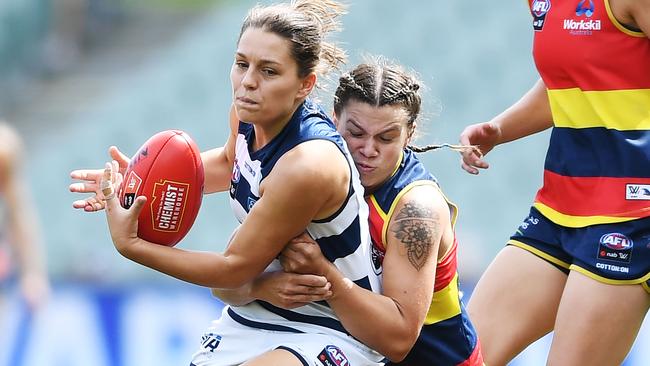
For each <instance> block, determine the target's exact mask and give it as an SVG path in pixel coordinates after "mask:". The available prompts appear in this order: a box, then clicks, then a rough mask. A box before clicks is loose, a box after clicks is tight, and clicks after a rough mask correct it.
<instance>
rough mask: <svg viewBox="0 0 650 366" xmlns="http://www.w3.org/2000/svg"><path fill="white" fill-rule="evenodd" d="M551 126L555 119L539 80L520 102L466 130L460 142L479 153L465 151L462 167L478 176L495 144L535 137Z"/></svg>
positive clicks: (543, 87)
mask: <svg viewBox="0 0 650 366" xmlns="http://www.w3.org/2000/svg"><path fill="white" fill-rule="evenodd" d="M551 126H553V118H552V116H551V107H550V105H549V101H548V96H547V94H546V85H545V84H544V82H543V81H542V80H541V79H540V80H538V81H537V82H536V83H535V85H534V86H533V87H532V88H531V89H530V90H529V91H528V92H527V93H526V94H525V95H524V96H523V97H522V98H521V99H520V100H519V101H517V102H516V103H515V104H513V105H512V106H510V107H509V108H508V109H506V110H505V111H503V112H502V113H500V114H499V115H497V116H496V117H494V118H493V119H492V120H491V121H489V122H483V123H477V124H474V125H470V126H467V127H466V128H465V129H464V130H463V132H462V133H461V135H460V143H461V144H462V145H475V146H478V148H479V150H480V153H478V152H476V151H474V150H464V151H462V152H461V155H462V159H461V167H462V168H463V169H464V170H465V171H467V172H468V173H471V174H478V173H479V170H478V169H487V168H489V164H488V163H487V162H486V161H485V160H483V156H485V155H486V154H487V153H488V152H490V151H491V150H492V149H493V148H494V147H495V146H496V145H499V144H503V143H506V142H510V141H513V140H517V139H520V138H522V137H526V136H529V135H532V134H534V133H537V132H540V131H543V130H546V129H547V128H550V127H551Z"/></svg>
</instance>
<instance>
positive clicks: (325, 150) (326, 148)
mask: <svg viewBox="0 0 650 366" xmlns="http://www.w3.org/2000/svg"><path fill="white" fill-rule="evenodd" d="M349 171H350V166H349V164H348V163H347V159H346V158H345V156H344V155H343V153H342V152H341V150H340V149H339V148H338V147H337V146H336V144H335V143H333V142H332V141H329V140H321V139H315V140H309V141H306V142H303V143H301V144H298V145H296V146H295V147H294V148H292V149H291V150H289V151H288V152H286V153H285V154H284V155H283V156H282V157H281V158H280V159H279V160H278V162H277V163H276V165H275V166H274V167H273V171H272V173H271V175H273V176H276V177H279V178H281V179H282V181H284V182H286V183H287V184H292V183H291V182H293V184H300V185H309V186H316V187H325V188H327V185H328V184H331V183H332V181H334V180H337V179H340V178H341V177H342V176H343V177H348V176H349ZM346 180H347V179H346Z"/></svg>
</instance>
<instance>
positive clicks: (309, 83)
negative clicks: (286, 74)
mask: <svg viewBox="0 0 650 366" xmlns="http://www.w3.org/2000/svg"><path fill="white" fill-rule="evenodd" d="M316 80H317V77H316V73H313V72H310V73H309V74H308V75H307V76H305V77H304V78H302V81H301V83H300V89H299V90H298V95H297V97H298V99H300V98H305V97H307V96H308V95H309V93H311V91H312V90H313V89H314V86H316Z"/></svg>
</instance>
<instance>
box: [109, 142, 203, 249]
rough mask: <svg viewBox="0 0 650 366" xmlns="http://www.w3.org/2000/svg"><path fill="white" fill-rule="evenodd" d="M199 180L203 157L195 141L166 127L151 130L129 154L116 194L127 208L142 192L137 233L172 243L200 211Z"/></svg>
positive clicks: (154, 239)
mask: <svg viewBox="0 0 650 366" xmlns="http://www.w3.org/2000/svg"><path fill="white" fill-rule="evenodd" d="M203 184H204V172H203V163H202V161H201V153H200V151H199V149H198V147H197V146H196V144H195V143H194V141H193V140H192V138H191V137H190V136H189V135H188V134H186V133H185V132H183V131H178V130H167V131H162V132H159V133H157V134H155V135H154V136H152V137H151V138H150V139H149V140H147V141H146V142H145V143H144V145H142V147H141V148H140V149H139V150H138V152H137V153H136V154H135V155H134V156H133V158H132V159H131V162H130V163H129V166H128V167H127V169H126V172H125V173H124V180H123V182H122V185H121V186H120V190H119V194H118V197H119V199H120V203H121V205H122V207H124V208H129V207H131V205H133V203H134V202H135V199H136V197H138V196H146V197H147V204H146V206H145V207H144V209H143V210H142V212H141V213H140V216H139V217H138V236H139V237H140V238H142V239H144V240H147V241H150V242H153V243H157V244H162V245H167V246H174V245H176V244H177V243H178V242H179V241H180V240H181V239H183V237H185V235H186V234H187V233H188V232H189V230H190V228H191V227H192V224H193V223H194V220H195V219H196V216H197V215H198V212H199V208H200V207H201V201H202V199H203ZM102 189H104V187H102ZM107 193H109V194H110V192H107ZM104 194H106V193H104Z"/></svg>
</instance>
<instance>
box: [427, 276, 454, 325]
mask: <svg viewBox="0 0 650 366" xmlns="http://www.w3.org/2000/svg"><path fill="white" fill-rule="evenodd" d="M458 314H460V294H459V293H458V273H455V274H454V278H452V279H451V281H450V282H449V284H448V285H447V286H446V287H445V288H443V289H442V290H440V291H436V292H434V293H433V299H432V300H431V305H430V306H429V311H428V312H427V317H426V318H425V319H424V325H431V324H434V323H438V322H441V321H443V320H447V319H449V318H452V317H454V316H456V315H458Z"/></svg>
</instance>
